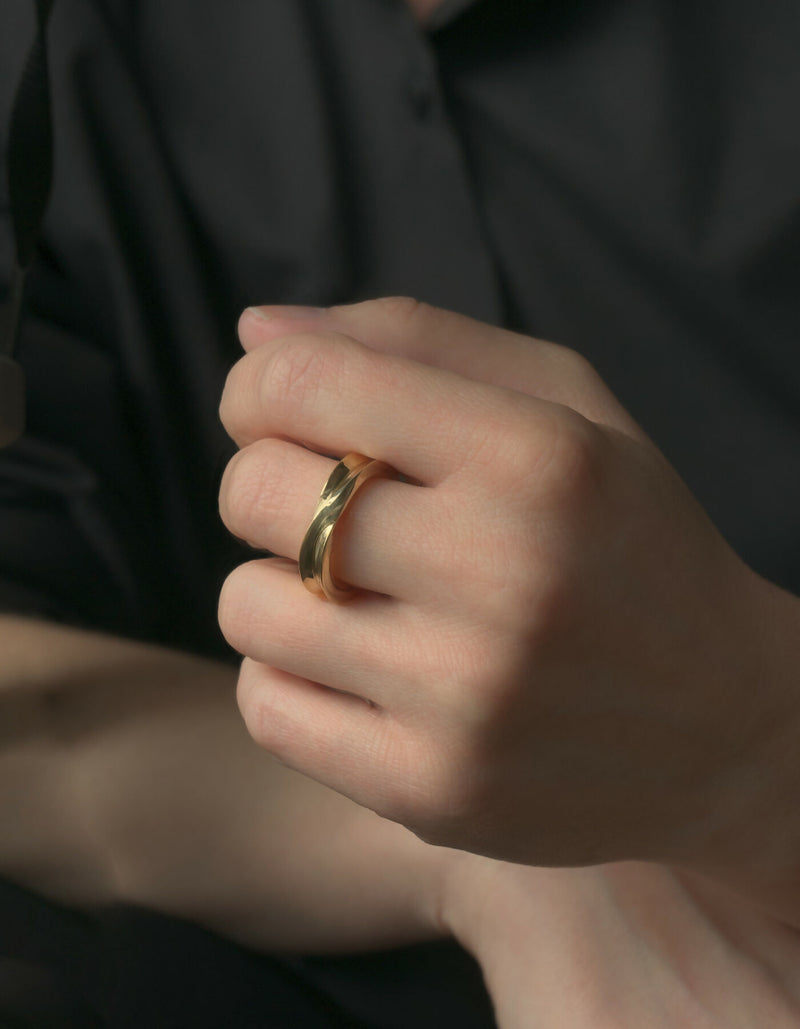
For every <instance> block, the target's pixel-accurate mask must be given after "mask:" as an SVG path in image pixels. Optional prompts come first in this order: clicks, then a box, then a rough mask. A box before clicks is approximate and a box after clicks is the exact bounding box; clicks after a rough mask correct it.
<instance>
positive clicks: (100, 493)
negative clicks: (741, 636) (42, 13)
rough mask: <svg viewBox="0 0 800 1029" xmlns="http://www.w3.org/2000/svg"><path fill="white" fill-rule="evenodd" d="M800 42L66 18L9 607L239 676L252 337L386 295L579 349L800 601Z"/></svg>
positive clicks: (726, 525)
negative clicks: (227, 402) (232, 431)
mask: <svg viewBox="0 0 800 1029" xmlns="http://www.w3.org/2000/svg"><path fill="white" fill-rule="evenodd" d="M31 6H32V5H31ZM32 26H33V18H32V11H28V9H27V5H25V4H23V3H21V2H16V3H14V4H6V5H4V7H3V11H2V14H0V119H1V120H0V124H2V125H3V126H5V125H6V124H7V122H8V118H7V113H8V110H9V108H10V103H11V96H12V92H13V88H14V86H15V84H16V81H17V79H18V77H19V74H20V70H21V67H22V63H23V60H24V55H25V51H26V49H27V46H28V43H29V41H30V37H31V33H32ZM799 49H800V5H798V4H797V3H796V0H762V2H761V3H759V4H753V3H751V2H749V0H747V2H745V0H709V2H707V3H703V4H697V3H695V2H693V0H582V2H578V0H539V2H536V0H527V2H524V0H477V2H474V3H472V4H465V3H452V4H450V5H449V6H448V5H445V7H444V8H443V11H442V13H441V14H440V15H439V16H438V17H435V18H434V19H432V21H431V24H430V28H429V30H428V31H427V32H424V31H422V30H421V29H420V28H419V26H418V25H416V24H415V22H414V21H413V19H412V17H411V15H410V13H409V12H408V10H407V8H406V6H405V4H404V3H403V0H269V2H268V3H260V4H254V3H253V2H252V0H226V3H224V4H221V3H216V2H211V0H170V2H169V3H164V2H163V0H58V2H57V6H56V9H55V13H54V15H53V18H52V26H51V60H52V84H53V95H54V124H55V152H56V173H55V182H54V189H53V195H52V200H51V204H50V208H49V211H48V215H47V218H46V222H45V226H44V233H43V241H42V254H41V260H40V262H39V265H38V269H37V273H36V276H35V280H34V283H33V288H32V291H31V301H30V309H31V312H32V315H31V318H30V319H29V321H28V324H27V326H26V329H25V333H24V337H23V343H22V348H21V355H20V356H21V361H22V363H23V364H24V365H25V367H26V370H27V374H28V378H29V382H30V391H29V404H30V419H29V422H30V430H29V434H28V436H27V438H26V439H25V440H23V441H22V443H20V444H18V445H16V446H15V447H13V448H11V449H9V450H8V451H6V452H4V453H2V454H0V604H2V606H3V607H4V608H5V609H9V610H16V611H29V612H37V613H40V614H43V615H45V616H46V617H50V618H56V619H60V620H63V621H66V622H69V623H73V624H81V625H89V626H93V627H98V628H104V629H109V630H111V631H114V632H117V633H121V634H124V635H129V636H135V637H139V638H143V639H148V640H154V641H159V642H162V643H166V644H170V645H173V646H177V647H185V648H188V649H192V650H195V651H198V652H204V653H209V654H216V655H224V654H226V653H227V650H226V648H225V647H224V644H223V643H222V640H221V638H220V636H219V632H218V630H217V629H216V624H215V610H216V596H217V590H218V587H219V584H220V582H221V580H222V578H223V576H224V574H225V571H226V570H227V568H229V567H230V566H231V564H232V563H234V562H235V561H236V560H237V559H238V558H239V557H240V556H241V555H239V554H238V553H237V550H236V547H235V545H234V544H233V543H231V541H230V540H229V539H228V537H227V535H226V533H225V531H224V530H223V528H222V527H221V525H220V523H219V520H218V517H217V513H216V491H217V484H218V479H219V475H220V473H221V470H222V468H223V466H224V463H225V460H226V456H227V454H229V453H230V450H231V448H230V445H229V443H228V442H227V440H226V438H225V436H224V433H223V432H222V430H221V428H220V425H219V422H218V419H217V413H216V412H217V404H218V400H219V395H220V392H221V388H222V384H223V381H224V377H225V374H226V371H227V369H228V368H229V367H230V365H231V364H232V362H233V361H234V360H236V358H237V356H238V355H239V353H240V351H239V348H238V345H237V342H236V339H235V331H234V327H235V323H236V318H237V316H238V314H239V312H240V310H241V309H242V308H243V307H244V306H246V305H248V304H253V303H259V302H272V303H276V302H287V303H311V304H330V303H338V302H343V301H349V300H357V299H362V298H366V297H370V296H376V295H387V294H411V295H414V296H417V297H419V298H422V299H425V300H428V301H431V302H432V303H435V304H438V305H441V306H444V307H449V308H453V309H457V310H459V311H463V312H465V313H468V314H471V315H474V316H476V317H478V318H481V319H484V320H486V321H490V322H493V323H502V324H506V325H508V326H510V327H513V328H517V329H520V330H523V331H525V332H529V333H532V334H536V335H538V336H540V337H543V338H548V339H552V340H555V341H557V342H560V343H565V344H567V345H569V346H572V347H574V348H576V349H577V350H579V351H581V352H582V353H583V354H585V355H586V356H587V357H588V358H589V359H590V360H591V361H592V362H593V363H594V365H595V366H596V367H597V369H598V371H599V372H600V374H601V375H602V376H603V377H604V378H605V379H606V380H607V381H608V382H609V384H610V385H611V387H612V388H613V389H614V390H615V392H616V393H617V395H618V396H619V398H620V400H621V401H622V402H623V404H625V406H627V407H628V408H629V410H630V411H631V412H632V413H633V414H634V416H635V417H636V418H638V419H639V421H640V422H641V423H642V424H643V426H644V428H645V429H646V430H647V431H648V432H649V433H650V434H651V435H652V437H653V438H654V439H655V441H656V443H657V444H658V445H659V446H660V447H661V448H662V449H663V450H664V451H665V453H666V454H667V456H668V457H669V458H670V459H671V460H672V461H673V462H674V464H675V465H676V466H677V468H678V470H679V472H680V473H681V475H682V476H683V477H684V478H685V479H686V480H687V482H688V483H689V485H690V486H691V488H692V489H693V490H694V491H695V493H696V494H697V495H698V497H699V498H700V500H701V502H702V503H703V504H704V505H705V507H706V509H707V510H708V511H709V513H710V515H711V517H712V518H713V519H714V521H715V522H716V523H717V525H718V526H719V527H720V529H721V530H722V531H723V533H724V534H725V535H726V537H727V538H728V539H729V540H730V542H731V543H732V544H733V546H734V547H735V549H736V550H737V551H738V552H739V553H740V554H741V555H742V556H743V557H744V558H745V559H746V560H747V561H748V562H750V563H751V564H752V565H753V566H754V567H755V568H756V569H757V570H758V571H760V572H762V573H763V574H765V575H766V576H768V577H769V578H771V579H773V580H775V581H778V582H780V583H782V584H784V585H786V586H788V587H789V588H792V589H794V590H795V591H800V546H798V543H797V535H798V533H797V527H798V525H800V349H799V348H800V342H799V339H800V285H799V284H800V133H798V130H797V128H796V125H797V110H798V104H799V102H800V62H798V61H797V53H798V50H799ZM6 206H7V205H6ZM3 213H4V217H3V224H2V226H0V228H2V230H3V231H0V282H5V283H7V281H8V267H9V264H10V256H11V241H10V231H5V229H6V226H7V222H8V218H7V210H6V207H5V206H4V209H3ZM655 544H657V541H654V545H655Z"/></svg>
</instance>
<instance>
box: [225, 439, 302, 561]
mask: <svg viewBox="0 0 800 1029" xmlns="http://www.w3.org/2000/svg"><path fill="white" fill-rule="evenodd" d="M291 471H292V468H291V453H290V451H288V449H287V446H286V444H284V442H283V441H282V440H278V439H274V438H267V439H262V440H256V442H254V443H251V444H249V446H247V447H245V448H244V449H243V450H240V451H239V452H238V453H237V454H234V456H233V457H232V458H231V459H230V461H229V462H228V465H227V467H226V469H225V472H224V474H223V477H222V483H221V485H220V495H219V511H220V517H221V519H222V521H223V523H224V524H225V526H226V527H227V528H228V529H229V531H230V532H232V533H233V534H234V535H236V536H238V537H239V538H240V539H243V540H244V541H245V542H252V540H251V537H253V536H254V535H259V536H263V535H264V533H265V532H267V531H268V530H269V529H270V527H271V526H272V525H274V524H275V523H276V522H279V521H280V520H281V519H283V518H284V517H285V516H286V515H287V514H288V513H291V512H292V511H294V510H295V508H296V504H297V502H298V498H297V497H296V496H295V494H294V492H293V491H290V492H291V495H287V490H286V489H285V488H283V487H284V485H285V483H286V482H287V481H291Z"/></svg>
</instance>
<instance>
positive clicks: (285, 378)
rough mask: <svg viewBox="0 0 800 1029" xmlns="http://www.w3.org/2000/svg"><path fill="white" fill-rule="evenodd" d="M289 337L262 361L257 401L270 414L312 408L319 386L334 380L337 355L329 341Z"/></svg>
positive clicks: (316, 338)
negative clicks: (264, 361)
mask: <svg viewBox="0 0 800 1029" xmlns="http://www.w3.org/2000/svg"><path fill="white" fill-rule="evenodd" d="M321 342H322V340H321V338H320V336H319V335H317V336H313V337H310V336H293V337H291V338H290V339H287V340H286V341H285V342H283V343H282V344H281V345H280V346H279V347H278V348H277V349H276V350H275V351H274V352H273V353H272V354H270V356H269V359H268V360H267V361H266V364H265V366H264V369H263V372H262V376H261V383H260V389H259V401H260V403H261V405H262V407H263V408H264V409H265V410H266V411H268V412H270V413H271V414H274V415H277V416H278V417H280V415H281V413H283V412H289V411H291V412H297V411H298V410H304V409H306V408H308V407H309V406H310V405H312V404H313V402H314V398H315V397H316V396H317V395H318V394H319V390H320V387H321V385H322V384H323V382H325V381H327V380H330V379H331V378H337V377H338V375H339V372H340V368H341V360H340V358H341V354H340V350H339V348H338V347H337V346H336V345H335V343H334V340H333V339H328V340H326V341H325V345H324V346H321V345H320V344H321Z"/></svg>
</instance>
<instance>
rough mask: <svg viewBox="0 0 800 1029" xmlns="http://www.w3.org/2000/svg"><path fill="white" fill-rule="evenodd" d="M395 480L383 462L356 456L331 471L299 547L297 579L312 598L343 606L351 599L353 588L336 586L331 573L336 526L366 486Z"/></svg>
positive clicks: (341, 462)
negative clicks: (382, 480)
mask: <svg viewBox="0 0 800 1029" xmlns="http://www.w3.org/2000/svg"><path fill="white" fill-rule="evenodd" d="M396 476H397V472H395V470H394V468H392V466H391V465H388V464H386V463H385V462H384V461H376V460H374V459H373V458H371V457H365V456H364V455H363V454H355V453H352V454H347V455H346V457H344V458H342V460H341V461H340V462H339V463H338V464H337V465H336V467H335V468H334V469H333V471H332V472H331V474H330V475H329V477H328V481H327V482H326V483H325V486H324V488H323V490H322V493H321V494H320V498H319V502H318V503H317V509H316V511H315V512H314V517H313V518H312V519H311V524H310V525H309V527H308V529H307V530H306V534H305V536H304V537H303V542H302V544H301V546H300V558H299V562H298V563H299V568H300V578H301V579H302V580H303V584H304V585H305V587H306V589H308V590H309V591H310V592H311V593H313V594H314V596H315V597H320V598H322V599H326V600H332V601H334V602H336V603H343V602H344V601H346V600H349V599H350V597H351V596H352V595H353V592H354V591H353V589H352V587H350V586H347V585H345V584H344V583H340V582H336V581H335V580H334V578H333V573H332V572H331V553H332V549H333V536H334V529H335V528H336V523H337V522H338V521H339V519H340V518H341V516H342V514H343V512H344V511H345V509H346V508H347V506H348V504H349V503H350V502H351V501H352V499H353V497H354V496H355V495H356V493H357V492H358V491H359V489H360V488H361V487H362V486H363V485H364V483H365V482H369V480H370V479H374V478H377V477H382V478H395V477H396Z"/></svg>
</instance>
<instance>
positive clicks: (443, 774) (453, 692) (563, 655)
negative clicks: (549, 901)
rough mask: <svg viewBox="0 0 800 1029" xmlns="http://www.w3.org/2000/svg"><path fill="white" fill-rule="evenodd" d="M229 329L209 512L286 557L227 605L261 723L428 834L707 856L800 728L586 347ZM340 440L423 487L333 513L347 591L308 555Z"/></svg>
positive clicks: (333, 780)
mask: <svg viewBox="0 0 800 1029" xmlns="http://www.w3.org/2000/svg"><path fill="white" fill-rule="evenodd" d="M240 336H241V339H242V341H243V343H244V346H245V349H246V350H247V351H248V353H247V354H246V355H245V356H244V357H243V358H242V359H241V360H240V361H239V363H238V364H237V365H236V366H235V367H234V369H233V370H232V371H231V374H230V376H229V380H228V383H227V385H226V389H225V393H224V396H223V399H222V406H221V415H222V419H223V422H224V424H225V425H226V427H227V429H228V431H229V433H230V434H231V435H232V437H233V438H234V439H235V440H236V442H237V443H238V444H239V446H240V447H241V450H240V452H239V453H238V455H237V456H235V457H234V459H233V460H232V461H231V463H230V465H229V467H228V469H227V472H226V474H225V476H224V480H223V483H222V488H221V494H220V508H221V513H222V517H223V519H224V520H225V523H226V524H227V525H228V527H229V528H230V529H231V531H232V532H234V533H235V534H236V535H238V536H240V537H242V538H243V539H246V540H248V541H249V542H250V543H251V544H253V545H254V546H255V547H258V548H263V549H266V550H269V551H271V552H272V553H274V554H277V555H281V556H282V558H288V559H289V562H287V561H286V560H271V559H264V560H256V561H252V562H250V563H248V564H245V565H243V566H242V567H240V568H238V569H237V570H236V571H234V572H233V574H232V575H231V576H230V578H229V579H228V581H227V582H226V584H225V586H224V589H223V591H222V596H221V600H220V624H221V626H222V629H223V631H224V633H225V635H226V636H227V638H228V640H229V641H230V642H231V644H232V645H233V646H234V647H236V648H237V649H238V650H239V651H241V652H242V653H243V654H245V655H246V659H245V661H244V663H243V665H242V670H241V674H240V680H239V704H240V708H241V710H242V712H243V715H244V718H245V721H246V724H247V726H248V729H249V731H250V733H251V735H252V736H253V737H254V738H255V739H256V740H257V741H258V742H259V743H260V744H262V745H263V746H264V747H266V748H267V749H269V750H270V751H272V752H273V753H274V754H275V755H277V756H278V757H279V758H280V759H281V760H282V761H284V762H285V763H287V764H289V765H290V766H292V767H295V768H298V769H300V770H302V771H303V772H305V773H306V774H308V775H310V776H312V777H314V778H316V779H318V780H320V781H322V782H324V783H326V784H328V785H330V786H333V787H334V788H335V789H337V790H339V791H341V792H342V793H344V794H346V795H347V796H349V797H351V798H353V799H354V800H356V801H357V802H358V803H360V804H363V805H365V806H368V807H370V808H373V809H374V810H376V811H378V812H379V813H381V814H382V815H384V816H386V817H388V818H391V819H394V820H396V821H399V822H401V823H403V824H404V825H406V826H408V827H410V828H411V829H412V830H413V831H414V832H416V833H417V834H418V835H420V836H421V837H422V838H423V839H425V840H427V841H430V842H434V843H438V844H445V845H448V846H453V847H459V848H463V849H468V850H472V851H475V852H478V853H484V854H490V855H493V856H497V857H501V858H504V859H507V860H512V861H521V862H526V863H533V864H563V865H567V864H588V863H598V862H603V861H610V860H617V859H623V858H640V859H645V858H646V859H652V860H675V861H682V862H687V863H694V864H701V863H703V862H706V863H707V864H719V863H720V862H721V861H722V857H721V855H723V854H724V853H725V852H726V850H727V849H728V848H730V847H733V846H736V845H737V843H736V841H737V840H739V839H741V838H742V826H743V825H748V826H749V827H750V828H753V827H755V825H756V820H757V818H758V817H759V816H760V815H761V814H762V813H763V812H764V811H765V810H766V807H768V806H769V804H768V803H767V798H768V797H769V796H770V791H771V789H772V788H773V786H774V782H770V780H769V778H768V774H767V770H768V769H770V768H772V769H773V770H774V771H775V774H776V775H777V774H778V772H777V766H776V764H775V762H774V761H773V762H772V764H770V760H769V758H765V754H768V753H769V749H770V746H771V744H772V743H773V742H774V734H775V731H776V726H785V725H786V724H787V720H789V719H791V720H792V721H795V720H796V715H794V714H793V704H794V701H793V700H792V699H791V698H787V697H785V696H784V695H783V692H782V691H780V690H778V689H777V688H773V685H772V683H771V682H770V681H763V682H760V675H761V663H762V660H763V655H762V650H763V647H762V641H761V637H760V626H761V624H762V621H763V617H764V616H763V613H762V609H763V607H764V605H765V599H764V597H765V587H766V584H763V583H762V581H761V580H760V579H758V578H757V577H756V576H755V575H754V574H753V573H751V572H750V571H749V570H748V569H747V568H746V567H745V566H744V565H743V564H742V563H741V562H740V561H739V559H738V558H737V557H736V556H735V555H734V554H733V553H732V551H731V550H730V548H729V547H728V546H727V545H726V544H725V543H724V541H723V540H722V538H721V537H720V536H719V534H718V533H717V531H716V530H715V528H714V527H713V526H712V525H711V524H710V522H709V521H708V519H707V518H706V516H705V515H704V513H703V511H702V510H701V509H700V508H699V506H698V504H697V503H696V502H695V501H694V499H693V498H692V496H691V495H690V494H689V492H688V491H687V489H686V488H685V486H684V485H683V484H682V483H681V481H680V480H679V479H678V477H677V476H676V474H675V473H674V471H673V470H672V469H671V468H670V467H669V465H668V464H667V462H666V461H665V459H664V458H663V457H662V455H661V454H660V453H659V452H658V451H657V449H656V448H655V447H654V446H653V445H652V444H651V443H650V442H649V441H648V439H647V438H646V437H645V436H644V434H643V433H642V432H641V431H640V430H639V429H638V427H637V426H636V425H635V424H634V423H633V421H632V420H631V418H630V417H629V416H628V415H627V414H626V412H625V411H624V410H623V409H622V408H621V407H620V406H619V404H618V403H617V402H616V401H615V399H614V398H613V397H612V396H611V394H610V393H609V392H608V390H607V389H606V388H605V386H604V385H603V384H602V382H601V381H600V380H599V379H598V377H597V376H596V375H595V373H594V372H593V371H592V370H591V368H589V366H588V365H587V364H586V363H585V362H584V361H583V360H582V359H581V358H580V357H578V355H576V354H574V353H572V352H570V351H568V350H565V349H564V348H561V347H557V346H554V345H552V344H544V343H540V342H537V341H534V340H531V339H527V338H525V337H522V336H518V335H515V334H513V333H509V332H506V331H503V330H498V329H495V328H491V327H489V326H486V325H481V324H479V323H477V322H474V321H471V320H470V319H467V318H464V317H461V316H457V315H453V314H449V313H447V312H443V311H438V310H435V309H432V308H429V307H426V306H424V305H418V304H415V303H414V302H411V301H404V300H400V301H397V300H393V301H377V302H372V303H367V304H362V305H354V306H353V307H350V308H339V309H334V310H332V311H329V312H322V313H319V314H316V315H315V314H312V313H307V312H302V311H301V312H299V313H298V312H294V311H282V310H281V309H280V308H277V309H268V310H266V311H262V312H261V313H260V315H259V314H258V313H252V312H250V313H246V314H245V316H244V317H243V318H242V321H241V324H240ZM435 365H438V367H435ZM351 450H355V451H359V452H362V453H365V454H368V455H370V456H372V457H376V458H380V459H382V460H384V461H387V462H389V463H390V464H391V465H393V466H394V467H395V468H397V469H398V470H399V471H400V472H401V473H402V474H403V475H404V476H405V477H406V478H407V480H408V481H406V482H397V481H385V480H375V481H373V482H371V483H369V484H368V485H367V486H365V487H364V489H363V490H362V491H360V492H359V494H358V497H357V499H356V501H355V503H354V504H353V506H352V508H351V509H350V510H349V511H348V514H347V515H346V516H345V518H343V519H342V521H341V522H340V523H339V525H338V526H337V535H336V539H335V556H334V560H335V568H336V574H337V577H338V578H340V579H342V580H344V581H346V582H348V583H350V584H352V585H354V586H356V587H358V588H359V589H360V590H362V591H363V592H362V593H360V594H359V595H358V596H357V598H356V599H355V600H354V601H353V602H352V603H350V604H349V605H336V604H331V603H326V602H324V601H320V600H318V599H316V598H314V597H313V596H311V595H310V594H309V593H308V592H307V591H306V590H305V589H304V588H303V586H302V584H301V582H300V580H299V577H298V575H297V572H296V568H295V567H294V565H293V564H292V562H294V561H296V559H297V556H298V551H299V547H300V543H301V540H302V538H303V535H304V532H305V530H306V528H307V526H308V523H309V521H310V519H311V516H312V514H313V511H314V507H315V505H316V501H317V499H318V496H319V492H320V490H321V488H322V486H323V484H324V482H325V480H326V478H327V476H328V474H329V473H330V471H331V469H332V467H333V465H334V461H333V460H332V459H331V458H330V457H327V456H324V455H336V456H337V457H340V456H342V455H343V454H345V453H346V452H348V451H351ZM759 683H760V684H759ZM769 774H772V772H769Z"/></svg>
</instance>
